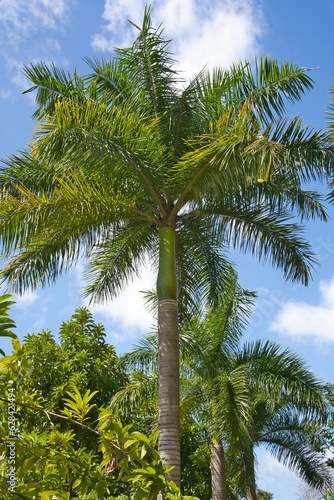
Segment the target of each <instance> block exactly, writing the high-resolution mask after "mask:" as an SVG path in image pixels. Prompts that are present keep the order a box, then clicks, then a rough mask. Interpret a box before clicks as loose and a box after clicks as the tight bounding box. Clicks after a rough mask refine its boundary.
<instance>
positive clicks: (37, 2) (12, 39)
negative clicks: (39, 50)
mask: <svg viewBox="0 0 334 500" xmlns="http://www.w3.org/2000/svg"><path fill="white" fill-rule="evenodd" d="M67 9H68V2H66V1H65V0H29V2H27V1H26V0H15V2H13V0H3V1H2V2H1V9H0V23H1V27H2V36H1V38H2V41H5V42H6V50H8V45H10V46H11V48H12V49H13V48H14V49H15V50H16V49H18V48H19V46H20V45H21V44H22V43H23V42H25V43H26V42H27V40H26V39H27V38H29V37H31V36H32V35H33V34H35V33H36V32H40V31H42V30H44V29H53V30H55V29H57V30H59V29H60V24H61V23H62V22H63V21H64V19H65V16H66V13H67Z"/></svg>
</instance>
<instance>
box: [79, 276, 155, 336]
mask: <svg viewBox="0 0 334 500" xmlns="http://www.w3.org/2000/svg"><path fill="white" fill-rule="evenodd" d="M153 286H154V275H153V273H152V272H150V271H149V270H147V269H144V270H143V272H142V273H141V276H140V278H136V279H134V281H133V282H132V283H131V285H129V287H128V288H127V289H126V290H125V291H124V292H122V293H121V294H120V295H119V296H118V297H116V298H115V299H114V300H113V301H111V302H109V303H108V304H94V305H90V306H89V309H90V310H91V311H92V313H93V314H96V313H98V314H101V315H102V316H104V317H105V318H107V319H109V320H110V319H111V320H113V321H114V322H117V323H119V325H120V329H121V330H124V331H126V332H128V333H131V332H130V331H131V330H133V329H135V330H136V331H137V333H144V332H147V331H148V330H149V328H150V326H151V325H152V321H153V318H152V315H151V314H150V313H149V311H148V309H147V307H146V305H145V300H144V297H143V293H142V290H150V289H152V288H153Z"/></svg>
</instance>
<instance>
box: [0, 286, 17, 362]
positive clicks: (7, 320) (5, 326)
mask: <svg viewBox="0 0 334 500" xmlns="http://www.w3.org/2000/svg"><path fill="white" fill-rule="evenodd" d="M12 299H13V295H10V294H2V295H0V337H10V338H12V339H17V335H16V334H15V333H14V332H13V331H12V330H13V329H14V328H16V324H15V321H14V320H13V319H12V318H11V317H10V315H9V309H10V308H11V306H12V305H14V304H15V301H14V300H12ZM0 354H2V356H5V352H4V351H3V349H0Z"/></svg>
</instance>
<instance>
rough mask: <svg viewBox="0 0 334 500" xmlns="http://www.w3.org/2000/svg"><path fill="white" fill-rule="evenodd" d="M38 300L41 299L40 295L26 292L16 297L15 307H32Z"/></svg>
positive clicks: (29, 291)
mask: <svg viewBox="0 0 334 500" xmlns="http://www.w3.org/2000/svg"><path fill="white" fill-rule="evenodd" d="M37 299H39V295H38V293H37V292H33V291H31V290H28V291H27V292H24V293H23V294H22V295H15V297H14V300H15V306H16V307H19V308H27V307H30V306H31V305H32V304H33V303H34V302H36V300H37Z"/></svg>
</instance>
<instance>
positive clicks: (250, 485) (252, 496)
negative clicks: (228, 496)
mask: <svg viewBox="0 0 334 500" xmlns="http://www.w3.org/2000/svg"><path fill="white" fill-rule="evenodd" d="M246 464H247V466H246V480H247V488H246V500H256V480H255V458H254V450H253V448H252V450H251V451H250V453H249V455H248V457H247V460H246Z"/></svg>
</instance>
